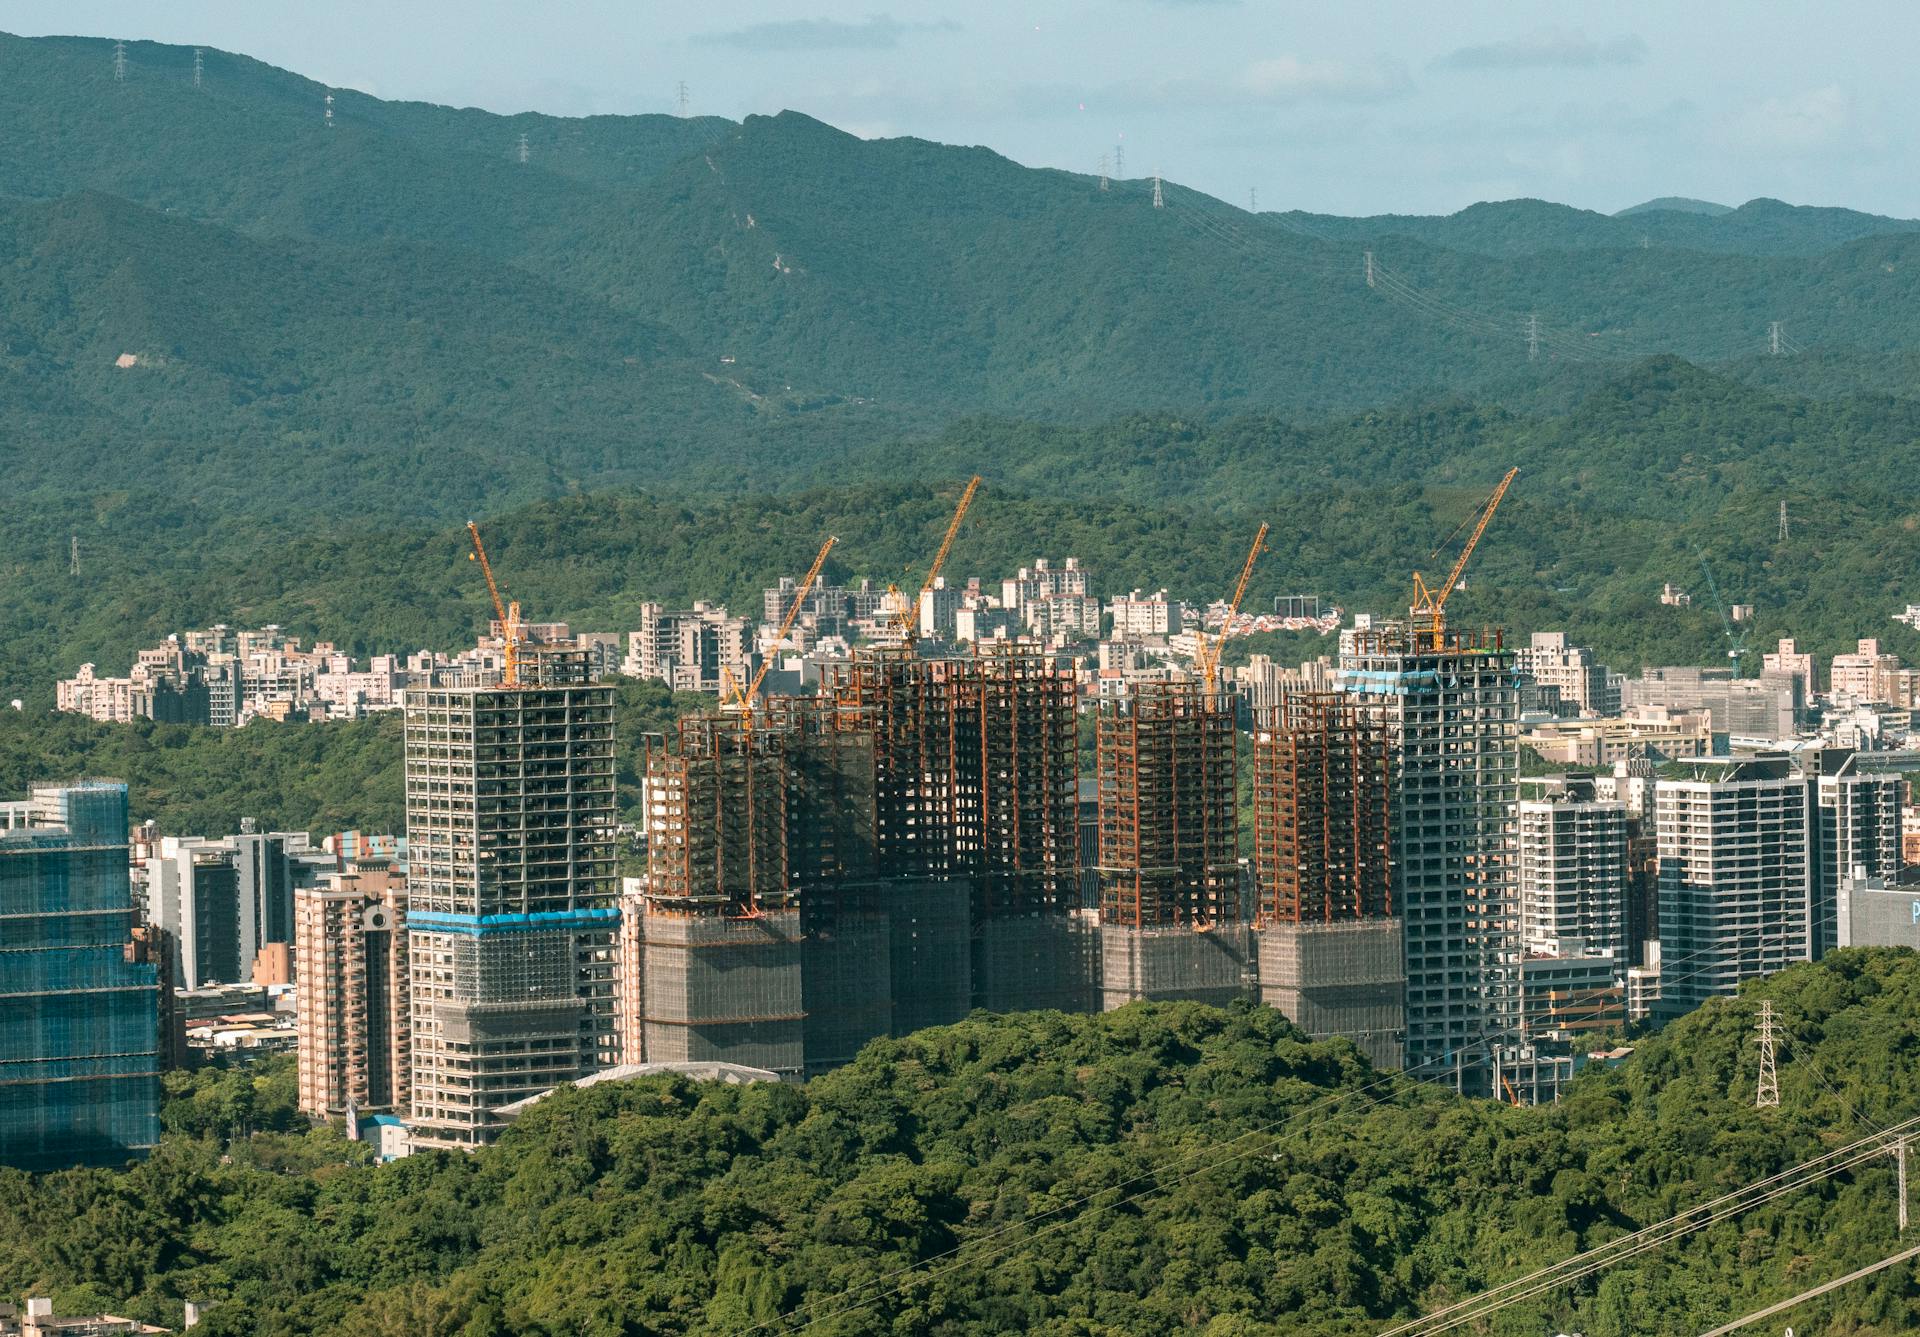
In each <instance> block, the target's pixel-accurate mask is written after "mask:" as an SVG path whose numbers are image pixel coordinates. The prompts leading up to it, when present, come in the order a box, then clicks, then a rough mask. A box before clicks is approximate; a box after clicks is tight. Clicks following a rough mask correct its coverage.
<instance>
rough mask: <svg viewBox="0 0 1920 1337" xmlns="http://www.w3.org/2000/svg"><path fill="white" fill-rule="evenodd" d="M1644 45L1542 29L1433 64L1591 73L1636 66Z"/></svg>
mask: <svg viewBox="0 0 1920 1337" xmlns="http://www.w3.org/2000/svg"><path fill="white" fill-rule="evenodd" d="M1646 55H1647V44H1646V43H1645V42H1643V41H1641V40H1640V38H1638V37H1637V36H1635V35H1634V34H1632V33H1626V34H1623V35H1622V36H1619V37H1609V38H1606V39H1605V40H1602V41H1596V40H1594V39H1593V38H1591V37H1588V36H1587V35H1586V34H1585V33H1583V32H1575V31H1572V30H1570V29H1566V28H1541V29H1538V30H1537V31H1535V32H1530V33H1527V34H1525V35H1523V36H1520V37H1512V38H1509V39H1507V40H1506V41H1504V42H1487V43H1485V44H1483V45H1480V46H1463V47H1461V48H1459V49H1458V50H1457V51H1449V52H1448V53H1447V54H1446V55H1444V56H1442V57H1440V58H1439V59H1438V60H1436V61H1434V62H1433V65H1434V68H1435V69H1441V70H1591V69H1598V68H1600V67H1601V66H1609V65H1637V64H1639V63H1640V61H1642V60H1644V59H1645V58H1646Z"/></svg>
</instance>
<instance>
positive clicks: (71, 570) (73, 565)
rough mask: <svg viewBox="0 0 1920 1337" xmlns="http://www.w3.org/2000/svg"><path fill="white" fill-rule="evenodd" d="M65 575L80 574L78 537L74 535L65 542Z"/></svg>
mask: <svg viewBox="0 0 1920 1337" xmlns="http://www.w3.org/2000/svg"><path fill="white" fill-rule="evenodd" d="M67 574H68V575H70V576H77V575H79V574H80V536H79V535H78V534H75V535H74V536H73V537H72V538H71V539H69V540H68V541H67Z"/></svg>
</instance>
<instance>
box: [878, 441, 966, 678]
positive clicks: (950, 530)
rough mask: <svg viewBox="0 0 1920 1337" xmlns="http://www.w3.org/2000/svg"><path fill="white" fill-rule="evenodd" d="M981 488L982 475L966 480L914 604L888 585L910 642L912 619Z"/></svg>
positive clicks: (888, 591)
mask: <svg viewBox="0 0 1920 1337" xmlns="http://www.w3.org/2000/svg"><path fill="white" fill-rule="evenodd" d="M979 490H980V475H979V474H975V475H974V476H973V477H972V478H971V479H969V480H968V482H967V490H966V491H965V492H962V493H961V494H960V504H959V505H958V506H956V507H954V510H953V519H951V520H949V521H948V522H947V534H946V537H945V538H943V539H941V540H940V551H939V552H938V553H936V554H934V558H933V565H932V566H930V567H928V568H927V578H926V579H925V580H924V581H922V582H921V584H920V592H919V593H918V594H916V595H914V597H913V602H912V603H911V604H909V603H907V602H906V596H905V595H903V594H902V593H901V592H900V587H899V586H898V585H889V586H887V594H888V596H889V597H891V598H892V599H893V601H894V617H895V620H896V621H897V622H898V623H899V627H900V636H901V638H902V639H903V640H905V641H907V642H909V643H911V642H912V640H913V619H914V618H916V617H918V616H919V615H920V602H921V600H923V599H925V598H926V596H927V591H928V590H930V589H932V588H933V582H934V581H935V580H936V579H937V578H938V577H939V575H940V568H941V567H943V566H945V565H946V564H947V554H948V553H949V552H951V551H953V537H954V535H956V534H958V533H959V532H960V522H961V521H962V520H964V519H965V518H966V515H967V508H968V507H969V506H971V505H973V494H974V493H976V492H978V491H979Z"/></svg>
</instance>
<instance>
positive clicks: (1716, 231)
mask: <svg viewBox="0 0 1920 1337" xmlns="http://www.w3.org/2000/svg"><path fill="white" fill-rule="evenodd" d="M1276 217H1278V218H1280V219H1282V220H1283V221H1285V222H1286V223H1287V224H1289V225H1290V226H1292V227H1294V228H1295V229H1297V230H1300V231H1304V232H1310V233H1314V234H1318V235H1323V236H1326V237H1329V238H1337V239H1343V240H1348V241H1355V242H1367V241H1380V240H1383V239H1386V238H1390V237H1406V238H1412V239H1415V240H1418V241H1423V242H1425V243H1427V244H1428V245H1430V246H1440V247H1444V248H1446V249H1448V250H1457V251H1471V252H1474V253H1477V254H1481V255H1489V256H1516V255H1533V254H1536V253H1539V252H1550V251H1572V250H1625V249H1627V248H1629V247H1647V248H1659V249H1663V250H1666V249H1671V250H1689V251H1707V252H1713V253H1718V254H1725V255H1746V256H1803V257H1804V256H1816V255H1821V254H1824V253H1825V252H1827V251H1831V250H1833V249H1834V248H1836V247H1839V246H1844V245H1846V244H1847V243H1848V242H1851V241H1859V240H1860V239H1862V238H1864V237H1877V236H1883V235H1887V234H1893V233H1909V232H1916V231H1920V221H1916V220H1913V219H1906V218H1886V217H1883V216H1881V215H1879V214H1866V213H1860V212H1858V211H1857V210H1853V209H1826V208H1814V207H1808V206H1804V205H1791V204H1784V203H1782V202H1781V201H1779V200H1767V199H1760V200H1749V201H1748V202H1747V203H1745V204H1743V205H1741V206H1740V207H1739V208H1737V209H1732V208H1727V207H1725V206H1721V205H1707V204H1705V203H1704V202H1703V201H1698V200H1651V201H1649V202H1647V203H1646V204H1642V205H1636V206H1635V207H1633V208H1631V209H1623V210H1621V211H1620V212H1619V213H1616V214H1601V213H1594V212H1592V211H1591V210H1587V209H1574V208H1570V207H1568V206H1567V205H1564V204H1550V203H1548V202H1547V201H1545V200H1502V201H1499V202H1496V203H1490V204H1474V205H1469V206H1468V207H1467V208H1465V209H1462V210H1460V212H1458V213H1454V214H1446V215H1440V216H1435V215H1416V214H1384V215H1380V216H1378V217H1373V218H1340V217H1335V216H1331V215H1327V214H1309V213H1299V212H1293V213H1285V214H1279V215H1276Z"/></svg>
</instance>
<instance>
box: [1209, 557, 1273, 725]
mask: <svg viewBox="0 0 1920 1337" xmlns="http://www.w3.org/2000/svg"><path fill="white" fill-rule="evenodd" d="M1267 532H1268V526H1267V525H1266V524H1264V523H1263V524H1261V526H1260V532H1259V533H1257V534H1255V535H1254V536H1253V546H1252V547H1251V548H1249V549H1247V560H1246V562H1245V563H1244V564H1243V565H1242V566H1241V568H1240V582H1239V584H1237V585H1235V586H1234V587H1233V600H1232V602H1230V603H1229V604H1228V605H1227V619H1226V621H1225V622H1222V623H1221V624H1220V634H1219V636H1217V637H1215V638H1214V641H1213V644H1212V645H1211V646H1209V645H1208V644H1207V633H1206V629H1205V628H1204V627H1203V628H1201V629H1200V631H1199V632H1198V633H1197V635H1196V637H1195V639H1196V641H1197V644H1196V645H1195V647H1194V650H1195V653H1194V661H1193V662H1194V667H1195V668H1197V669H1199V670H1200V678H1201V681H1202V682H1204V683H1205V684H1206V687H1207V690H1208V691H1212V690H1213V685H1214V682H1215V680H1216V679H1217V678H1218V677H1219V675H1220V652H1221V651H1222V650H1224V649H1226V646H1227V633H1228V632H1230V631H1232V630H1233V620H1234V618H1236V617H1238V616H1239V615H1240V601H1241V600H1242V599H1244V598H1245V597H1246V595H1247V582H1248V581H1250V580H1252V579H1253V564H1254V563H1255V562H1257V561H1258V560H1260V554H1261V553H1262V552H1264V551H1266V546H1267Z"/></svg>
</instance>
